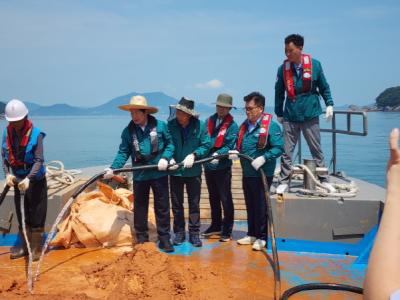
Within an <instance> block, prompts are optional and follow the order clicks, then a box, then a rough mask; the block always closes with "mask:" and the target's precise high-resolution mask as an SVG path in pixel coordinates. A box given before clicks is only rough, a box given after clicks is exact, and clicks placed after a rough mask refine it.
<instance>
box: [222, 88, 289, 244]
mask: <svg viewBox="0 0 400 300" xmlns="http://www.w3.org/2000/svg"><path fill="white" fill-rule="evenodd" d="M244 101H245V103H246V106H245V110H246V116H247V119H246V120H245V121H244V122H243V123H242V125H240V128H239V134H238V139H237V142H236V150H232V151H230V152H229V153H230V155H229V158H230V159H237V157H238V156H237V154H238V153H241V154H245V155H248V156H250V157H251V158H253V159H254V160H253V162H251V163H250V162H249V161H248V160H246V159H242V158H241V159H240V164H241V165H242V170H243V177H242V184H243V192H244V199H245V203H246V210H247V226H248V231H247V235H246V236H245V237H244V238H242V239H239V240H238V241H237V243H238V244H239V245H252V247H253V250H258V251H260V250H262V249H263V247H265V245H266V238H267V208H266V204H265V194H264V186H263V183H262V179H261V175H260V172H258V170H259V169H260V168H262V170H263V171H264V172H265V175H266V176H267V182H268V189H269V187H270V186H271V183H272V179H273V175H274V170H275V165H276V159H277V158H278V157H279V156H281V154H282V153H283V139H282V134H281V129H280V127H279V125H278V124H277V123H276V122H274V121H272V115H271V114H268V113H264V106H265V97H264V96H263V95H262V94H260V93H259V92H253V93H250V94H249V95H247V96H245V97H244Z"/></svg>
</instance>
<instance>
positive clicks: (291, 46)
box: [275, 34, 333, 182]
mask: <svg viewBox="0 0 400 300" xmlns="http://www.w3.org/2000/svg"><path fill="white" fill-rule="evenodd" d="M303 45H304V38H303V37H302V36H301V35H298V34H291V35H289V36H287V37H286V38H285V54H286V56H287V60H285V61H284V63H283V64H282V65H281V66H280V67H279V69H278V75H277V78H276V83H275V114H276V115H277V117H278V121H279V122H280V123H282V124H283V132H284V137H285V153H284V154H283V155H282V159H281V174H280V181H281V182H285V181H287V180H288V179H289V177H290V175H291V172H292V156H293V151H294V148H295V147H296V144H297V141H298V139H299V136H300V132H303V135H304V138H305V140H306V142H307V144H308V147H309V148H310V152H311V155H312V157H313V158H314V159H315V161H316V164H317V166H318V167H323V166H324V155H323V153H322V150H321V136H320V129H319V115H320V114H322V108H321V104H320V96H322V98H323V99H324V101H325V104H326V114H325V117H326V119H327V121H329V120H331V118H332V116H333V100H332V96H331V91H330V88H329V84H328V82H327V81H326V78H325V75H324V72H323V70H322V66H321V63H320V62H319V61H318V60H316V59H314V58H311V56H310V55H307V54H303V53H302V50H303ZM285 92H286V101H285ZM284 104H285V109H283V107H284ZM320 180H321V181H322V182H327V181H328V177H327V176H320Z"/></svg>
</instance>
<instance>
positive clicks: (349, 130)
mask: <svg viewBox="0 0 400 300" xmlns="http://www.w3.org/2000/svg"><path fill="white" fill-rule="evenodd" d="M336 115H346V125H347V126H346V127H347V129H346V130H343V129H338V128H337V127H336ZM353 115H354V116H355V115H358V116H362V124H363V128H362V131H354V130H353V128H352V125H353V122H352V116H353ZM320 131H321V132H326V133H331V134H332V158H331V160H330V163H329V166H331V165H332V174H336V173H337V172H336V162H337V151H336V145H337V139H336V135H337V134H345V135H355V136H366V135H368V121H367V113H366V112H365V111H346V110H343V111H342V110H339V111H334V112H333V117H332V120H331V129H327V128H321V129H320ZM297 144H298V148H297V154H296V157H298V162H299V164H301V163H302V150H301V135H300V137H299V141H298V143H297ZM293 160H296V158H295V159H293Z"/></svg>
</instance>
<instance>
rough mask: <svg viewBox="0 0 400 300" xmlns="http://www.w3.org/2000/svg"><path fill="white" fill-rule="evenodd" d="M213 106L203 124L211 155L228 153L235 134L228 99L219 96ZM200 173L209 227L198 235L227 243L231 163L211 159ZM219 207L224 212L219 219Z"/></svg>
mask: <svg viewBox="0 0 400 300" xmlns="http://www.w3.org/2000/svg"><path fill="white" fill-rule="evenodd" d="M215 104H216V113H215V114H213V115H212V116H210V117H209V118H208V119H207V121H206V124H207V130H208V135H209V136H210V139H211V147H212V148H211V150H210V153H212V156H216V155H221V154H228V151H229V150H233V149H234V147H235V142H236V137H237V133H238V125H237V124H236V122H235V121H234V120H233V117H232V115H231V114H230V113H229V112H230V110H231V109H232V107H234V106H233V105H232V96H230V95H228V94H220V95H218V97H217V102H216V103H215ZM235 109H236V108H235ZM204 171H205V177H206V183H207V188H208V194H209V200H210V208H211V225H210V227H208V228H207V229H206V230H205V231H204V232H203V233H202V235H203V236H204V237H209V236H212V235H214V234H219V235H220V241H221V242H227V241H229V240H230V239H231V235H232V229H233V217H234V207H233V200H232V191H231V181H232V161H231V160H229V159H228V158H223V159H219V160H217V159H214V160H212V161H211V162H210V163H207V164H205V165H204ZM221 205H222V208H223V211H224V218H223V220H222V211H221Z"/></svg>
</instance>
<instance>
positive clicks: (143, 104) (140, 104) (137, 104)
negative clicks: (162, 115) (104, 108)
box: [118, 95, 158, 114]
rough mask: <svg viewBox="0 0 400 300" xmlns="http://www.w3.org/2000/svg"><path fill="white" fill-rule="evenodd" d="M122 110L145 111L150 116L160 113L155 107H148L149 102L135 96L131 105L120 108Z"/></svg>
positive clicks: (130, 102) (139, 96)
mask: <svg viewBox="0 0 400 300" xmlns="http://www.w3.org/2000/svg"><path fill="white" fill-rule="evenodd" d="M118 107H119V108H120V109H122V110H127V111H130V110H132V109H145V110H146V111H147V112H148V113H149V114H155V113H156V112H158V108H156V107H154V106H148V105H147V100H146V98H145V97H143V96H141V95H137V96H133V97H132V98H131V101H129V104H126V105H121V106H118Z"/></svg>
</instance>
